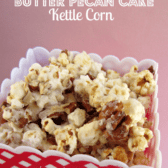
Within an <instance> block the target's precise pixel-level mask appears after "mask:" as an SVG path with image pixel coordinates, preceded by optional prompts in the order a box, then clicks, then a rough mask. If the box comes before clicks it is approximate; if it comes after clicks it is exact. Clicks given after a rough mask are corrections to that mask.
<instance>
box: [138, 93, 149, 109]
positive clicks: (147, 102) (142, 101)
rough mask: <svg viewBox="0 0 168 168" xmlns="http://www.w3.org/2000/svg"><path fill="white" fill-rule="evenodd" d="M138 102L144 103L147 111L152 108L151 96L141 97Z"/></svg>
mask: <svg viewBox="0 0 168 168" xmlns="http://www.w3.org/2000/svg"><path fill="white" fill-rule="evenodd" d="M138 101H139V102H141V103H142V105H143V106H144V107H145V109H148V108H149V106H150V97H149V96H139V97H138Z"/></svg>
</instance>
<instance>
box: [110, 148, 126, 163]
mask: <svg viewBox="0 0 168 168" xmlns="http://www.w3.org/2000/svg"><path fill="white" fill-rule="evenodd" d="M112 157H113V159H115V160H119V161H122V162H124V163H127V162H128V157H127V153H126V151H125V149H124V148H123V147H121V146H117V147H115V148H114V149H113V151H112Z"/></svg>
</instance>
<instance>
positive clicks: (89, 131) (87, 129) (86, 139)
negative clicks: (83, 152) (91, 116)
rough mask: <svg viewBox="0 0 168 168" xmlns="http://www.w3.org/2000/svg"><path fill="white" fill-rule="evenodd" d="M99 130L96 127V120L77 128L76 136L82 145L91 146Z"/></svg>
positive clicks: (98, 134) (96, 139)
mask: <svg viewBox="0 0 168 168" xmlns="http://www.w3.org/2000/svg"><path fill="white" fill-rule="evenodd" d="M100 135H101V131H100V130H99V129H98V121H93V122H91V123H89V124H85V125H84V126H82V127H80V128H79V130H78V138H79V141H80V142H81V143H82V145H83V146H93V145H95V144H96V142H97V141H98V139H99V137H100Z"/></svg>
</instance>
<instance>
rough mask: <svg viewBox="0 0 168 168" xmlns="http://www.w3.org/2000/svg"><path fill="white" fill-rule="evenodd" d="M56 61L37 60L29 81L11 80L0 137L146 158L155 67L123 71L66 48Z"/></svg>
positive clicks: (104, 155) (101, 155) (131, 160)
mask: <svg viewBox="0 0 168 168" xmlns="http://www.w3.org/2000/svg"><path fill="white" fill-rule="evenodd" d="M49 61H50V64H49V65H47V66H44V67H42V66H41V65H40V64H38V63H35V64H33V65H32V66H31V67H30V68H29V74H28V75H27V76H26V77H25V81H19V82H16V83H15V84H13V85H11V89H10V93H9V94H8V96H7V99H6V102H5V103H3V104H2V106H1V110H2V111H3V114H2V117H3V119H4V123H2V124H1V126H0V142H1V143H4V144H7V145H10V146H12V147H17V146H20V145H26V146H31V147H34V148H36V149H39V150H41V151H45V150H49V149H52V150H58V151H61V152H64V153H67V154H69V155H71V156H72V155H75V154H88V155H91V156H94V157H96V158H97V159H99V160H103V159H115V160H119V161H122V162H124V163H126V164H128V165H129V166H132V165H136V164H139V163H142V162H141V161H140V162H139V161H138V158H140V159H141V158H143V160H144V159H146V161H145V162H144V164H147V163H148V160H147V158H146V157H145V155H144V154H143V151H144V150H145V149H146V148H147V147H148V143H149V142H150V140H151V139H152V138H153V133H152V131H151V130H150V125H149V124H148V123H149V122H148V121H147V119H146V118H145V111H146V110H147V109H148V108H149V107H150V103H151V99H150V95H151V94H152V93H153V92H154V91H155V86H156V82H155V80H154V76H153V74H154V73H153V71H152V72H150V69H151V68H150V69H149V70H143V71H141V72H139V71H138V67H137V66H133V67H132V68H131V69H130V72H128V73H126V74H124V75H123V76H121V75H120V74H119V73H118V72H115V71H114V70H104V69H103V68H102V65H101V64H100V63H97V62H94V61H93V60H92V59H91V58H90V56H89V55H87V53H86V52H83V53H80V54H77V55H76V56H73V54H72V53H71V52H69V51H67V50H65V51H62V52H61V53H60V54H59V57H58V58H55V57H54V56H53V57H50V58H49Z"/></svg>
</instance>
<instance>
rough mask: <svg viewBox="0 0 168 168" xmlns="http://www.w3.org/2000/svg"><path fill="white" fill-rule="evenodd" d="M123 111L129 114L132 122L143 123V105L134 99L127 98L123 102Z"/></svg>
mask: <svg viewBox="0 0 168 168" xmlns="http://www.w3.org/2000/svg"><path fill="white" fill-rule="evenodd" d="M123 106H124V107H123V111H124V112H125V114H126V115H129V116H130V117H131V119H132V124H136V123H138V122H139V123H142V124H143V123H144V118H143V116H144V114H145V108H144V106H143V105H142V104H141V103H140V102H139V101H138V100H136V99H133V98H129V99H128V100H125V101H124V102H123Z"/></svg>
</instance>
